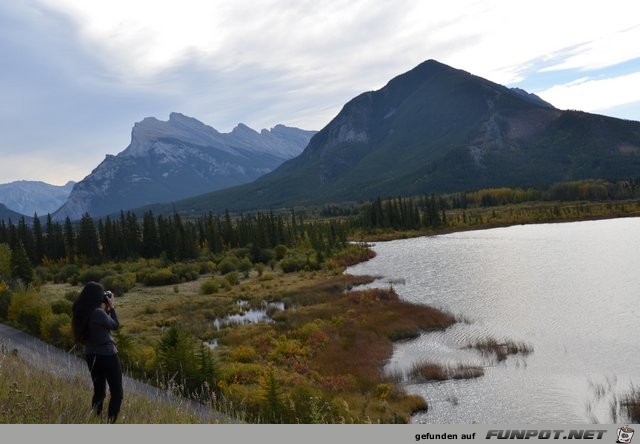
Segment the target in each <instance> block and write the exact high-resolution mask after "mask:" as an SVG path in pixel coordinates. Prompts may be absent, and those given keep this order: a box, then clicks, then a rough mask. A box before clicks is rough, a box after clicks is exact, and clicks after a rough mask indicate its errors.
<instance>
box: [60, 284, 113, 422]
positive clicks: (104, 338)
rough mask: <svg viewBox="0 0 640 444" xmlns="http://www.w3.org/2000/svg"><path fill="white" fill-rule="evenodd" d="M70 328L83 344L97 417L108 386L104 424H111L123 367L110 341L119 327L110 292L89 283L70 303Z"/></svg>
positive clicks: (92, 403)
mask: <svg viewBox="0 0 640 444" xmlns="http://www.w3.org/2000/svg"><path fill="white" fill-rule="evenodd" d="M103 303H104V304H105V308H104V309H103V308H102V304H103ZM71 325H72V328H73V335H74V337H75V339H76V341H77V342H78V343H80V344H84V354H85V358H86V360H87V364H88V365H89V371H90V372H91V379H92V381H93V399H92V400H91V406H92V408H93V410H94V411H95V413H96V415H97V416H100V415H101V414H102V404H103V402H104V398H105V396H106V383H108V384H109V391H110V392H111V399H110V400H109V410H108V416H107V420H108V421H109V422H111V423H113V422H115V420H116V419H117V417H118V412H119V411H120V405H121V404H122V395H123V392H122V367H121V365H120V359H119V358H118V350H117V349H116V345H115V342H114V341H113V338H112V337H111V331H112V330H116V329H117V328H118V327H119V326H120V323H119V322H118V316H117V315H116V310H115V301H114V299H113V294H112V293H111V292H110V291H108V292H105V291H104V288H103V287H102V285H100V284H98V283H96V282H89V283H88V284H87V285H86V286H85V287H84V289H83V290H82V292H81V293H80V296H78V298H77V299H76V300H75V302H74V303H73V318H72V320H71Z"/></svg>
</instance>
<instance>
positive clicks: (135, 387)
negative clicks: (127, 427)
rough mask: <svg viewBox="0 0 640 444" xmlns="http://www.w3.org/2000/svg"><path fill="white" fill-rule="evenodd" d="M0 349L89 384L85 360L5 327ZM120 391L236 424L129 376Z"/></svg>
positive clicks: (0, 333) (1, 330) (2, 326)
mask: <svg viewBox="0 0 640 444" xmlns="http://www.w3.org/2000/svg"><path fill="white" fill-rule="evenodd" d="M0 348H4V349H5V350H7V351H9V352H14V351H15V352H17V353H18V355H19V356H20V357H21V358H22V359H24V360H25V361H27V362H28V363H29V364H31V365H33V366H34V367H36V368H39V369H42V370H44V371H47V372H50V373H51V374H55V375H56V376H62V377H68V378H72V377H76V376H80V377H86V378H87V381H89V370H88V369H87V364H86V362H85V361H84V360H82V359H80V358H78V357H77V356H75V355H73V354H71V353H67V352H65V351H63V350H60V349H59V348H56V347H53V346H52V345H49V344H47V343H45V342H43V341H41V340H40V339H38V338H35V337H33V336H30V335H28V334H27V333H25V332H23V331H20V330H17V329H15V328H13V327H9V326H8V325H5V324H0ZM88 384H89V382H88ZM123 388H124V391H125V396H126V394H127V393H137V394H140V395H143V396H146V397H149V398H151V399H164V400H166V401H167V402H170V403H180V404H181V405H184V404H185V403H188V404H190V405H191V408H192V409H193V410H194V412H197V413H198V414H200V415H201V416H202V417H203V419H205V420H211V421H213V422H222V423H230V422H237V421H234V420H233V419H232V418H229V417H228V416H226V415H223V414H221V413H219V412H216V411H213V410H211V409H209V408H207V407H205V406H203V405H202V404H198V403H196V402H193V401H190V400H187V399H184V398H178V397H176V396H174V395H172V394H171V393H168V392H166V391H164V390H160V389H159V388H157V387H154V386H152V385H149V384H145V383H143V382H140V381H138V380H136V379H133V378H130V377H128V376H124V378H123Z"/></svg>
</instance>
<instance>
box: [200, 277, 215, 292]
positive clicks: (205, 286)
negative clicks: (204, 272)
mask: <svg viewBox="0 0 640 444" xmlns="http://www.w3.org/2000/svg"><path fill="white" fill-rule="evenodd" d="M219 289H220V283H219V282H218V280H217V279H209V280H206V281H204V282H203V283H202V284H200V294H213V293H217V292H218V290H219Z"/></svg>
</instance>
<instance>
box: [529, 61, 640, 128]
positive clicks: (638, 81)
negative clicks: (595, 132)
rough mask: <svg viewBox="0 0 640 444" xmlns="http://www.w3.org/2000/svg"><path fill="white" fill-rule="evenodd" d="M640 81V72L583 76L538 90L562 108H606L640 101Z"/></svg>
mask: <svg viewBox="0 0 640 444" xmlns="http://www.w3.org/2000/svg"><path fill="white" fill-rule="evenodd" d="M638 85H640V72H636V73H633V74H628V75H624V76H618V77H612V78H603V79H591V78H588V77H583V78H580V79H577V80H575V81H573V82H569V83H566V84H562V85H556V86H553V87H551V88H549V89H547V90H545V91H540V92H537V94H538V95H539V96H540V97H542V98H543V99H544V100H546V101H548V102H550V103H552V104H553V105H554V106H556V107H558V108H561V109H568V108H571V109H578V110H583V111H590V112H602V111H605V110H607V109H611V108H613V107H617V106H621V105H626V104H630V103H635V102H640V88H638ZM636 120H637V118H636Z"/></svg>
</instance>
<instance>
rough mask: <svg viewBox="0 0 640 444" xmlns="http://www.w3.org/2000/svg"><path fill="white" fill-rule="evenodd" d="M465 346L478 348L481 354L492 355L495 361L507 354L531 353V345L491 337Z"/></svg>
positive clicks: (500, 359)
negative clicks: (501, 340)
mask: <svg viewBox="0 0 640 444" xmlns="http://www.w3.org/2000/svg"><path fill="white" fill-rule="evenodd" d="M467 348H470V349H473V350H478V351H479V352H480V353H482V354H483V355H488V356H493V357H494V358H495V359H496V361H497V362H502V361H504V360H506V359H507V357H508V356H509V355H517V354H520V355H524V356H526V355H528V354H530V353H533V347H531V346H530V345H527V344H525V343H524V342H514V341H510V340H507V341H503V342H498V341H496V340H495V339H493V338H489V339H485V340H482V341H478V342H475V343H473V344H470V345H468V346H467Z"/></svg>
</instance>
